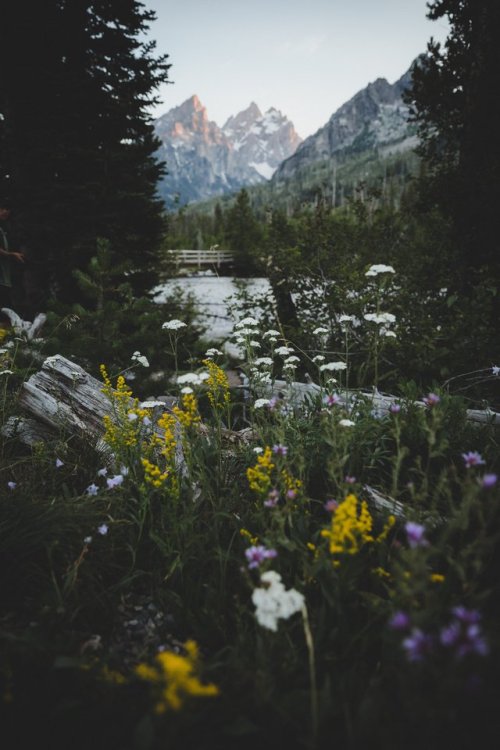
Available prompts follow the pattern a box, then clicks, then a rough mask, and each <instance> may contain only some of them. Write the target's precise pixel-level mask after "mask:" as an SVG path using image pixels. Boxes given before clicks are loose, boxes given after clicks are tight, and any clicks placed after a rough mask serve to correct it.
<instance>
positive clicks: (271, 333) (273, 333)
mask: <svg viewBox="0 0 500 750" xmlns="http://www.w3.org/2000/svg"><path fill="white" fill-rule="evenodd" d="M262 335H263V337H264V338H265V339H267V338H275V337H276V336H281V333H280V332H279V331H275V330H274V328H270V329H269V330H268V331H264V333H263V334H262Z"/></svg>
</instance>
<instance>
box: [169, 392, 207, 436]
mask: <svg viewBox="0 0 500 750" xmlns="http://www.w3.org/2000/svg"><path fill="white" fill-rule="evenodd" d="M181 404H182V408H180V407H179V406H174V408H173V409H172V411H173V413H174V414H175V416H176V417H177V419H178V420H179V422H180V423H181V425H182V426H183V427H184V428H185V429H187V428H188V427H191V425H193V424H198V423H199V422H201V417H200V415H199V413H198V402H197V400H196V396H195V395H194V394H193V393H184V394H183V396H182V399H181Z"/></svg>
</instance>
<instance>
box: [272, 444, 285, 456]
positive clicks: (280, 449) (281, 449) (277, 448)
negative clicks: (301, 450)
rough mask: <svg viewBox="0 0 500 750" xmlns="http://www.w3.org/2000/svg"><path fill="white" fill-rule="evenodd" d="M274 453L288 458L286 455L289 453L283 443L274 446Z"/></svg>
mask: <svg viewBox="0 0 500 750" xmlns="http://www.w3.org/2000/svg"><path fill="white" fill-rule="evenodd" d="M273 453H274V454H275V455H276V456H286V454H287V453H288V448H287V447H286V445H283V444H282V443H276V445H273Z"/></svg>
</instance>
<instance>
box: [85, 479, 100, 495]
mask: <svg viewBox="0 0 500 750" xmlns="http://www.w3.org/2000/svg"><path fill="white" fill-rule="evenodd" d="M85 492H86V493H87V495H97V493H98V492H99V487H98V486H97V484H94V483H93V482H92V484H89V486H88V487H87V489H86V490H85Z"/></svg>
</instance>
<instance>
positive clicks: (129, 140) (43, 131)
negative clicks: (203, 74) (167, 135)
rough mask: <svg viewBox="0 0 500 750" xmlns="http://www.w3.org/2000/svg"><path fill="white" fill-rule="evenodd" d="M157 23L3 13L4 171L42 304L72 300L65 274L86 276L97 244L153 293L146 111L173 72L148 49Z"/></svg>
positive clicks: (69, 12)
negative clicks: (50, 295)
mask: <svg viewBox="0 0 500 750" xmlns="http://www.w3.org/2000/svg"><path fill="white" fill-rule="evenodd" d="M153 19H154V13H152V12H151V11H146V10H144V9H143V6H142V4H141V3H139V2H136V1H135V0H93V1H92V0H71V1H69V0H45V2H43V3H35V4H33V6H32V8H31V9H30V13H29V14H28V13H26V11H25V9H24V8H23V7H22V6H21V4H19V3H8V4H7V6H6V7H5V8H4V9H3V11H2V23H1V25H0V55H1V65H0V69H1V70H0V111H1V112H2V114H3V116H4V118H5V119H4V123H3V125H4V131H5V136H4V140H3V145H4V148H5V151H6V154H5V155H4V158H2V159H1V160H0V163H1V165H2V168H3V169H4V172H7V173H8V174H10V179H9V185H10V188H9V191H10V193H11V199H12V201H13V203H14V207H15V208H16V209H17V213H18V218H19V219H20V221H21V223H22V225H23V227H24V230H25V234H26V235H27V240H28V241H27V244H28V255H29V261H28V273H29V274H31V275H32V276H33V275H34V276H35V277H36V286H37V287H38V288H39V289H41V290H43V291H44V293H45V296H46V295H47V292H48V290H50V291H52V292H54V293H55V294H56V295H57V296H58V297H59V298H61V299H66V300H67V301H69V300H72V299H74V298H75V297H78V285H77V284H76V281H75V280H74V279H73V271H74V270H75V269H78V268H79V269H82V268H86V267H87V266H88V263H89V260H90V258H91V257H92V255H93V253H94V251H95V244H96V239H97V237H105V238H106V239H108V240H109V241H110V243H111V248H112V251H113V252H115V253H116V254H117V255H118V256H119V260H120V262H126V264H127V266H128V270H127V275H128V281H129V282H130V283H131V284H132V287H133V289H134V291H135V292H136V293H140V292H145V291H147V290H148V289H149V288H150V287H151V285H152V284H153V283H154V282H155V281H156V270H155V266H156V253H155V249H156V247H157V246H158V244H159V240H160V237H161V233H162V229H163V220H162V206H161V202H160V201H159V200H158V199H157V197H156V183H157V180H158V178H159V176H160V175H161V174H162V171H163V169H162V167H161V166H160V165H159V164H158V163H157V162H156V160H155V158H154V153H155V151H156V148H157V146H158V143H157V142H156V139H155V138H154V134H153V128H152V121H151V118H150V116H149V115H148V113H147V108H148V106H149V105H151V104H152V103H154V102H155V101H156V100H155V96H154V91H155V88H156V87H157V85H158V84H159V83H160V82H161V81H164V80H166V78H167V71H168V67H169V65H168V64H167V62H166V56H160V57H155V56H154V42H145V41H144V38H145V31H146V30H147V28H148V25H149V23H150V22H151V21H152V20H153ZM4 164H5V165H6V166H4ZM37 304H38V305H41V304H42V301H41V300H37Z"/></svg>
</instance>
